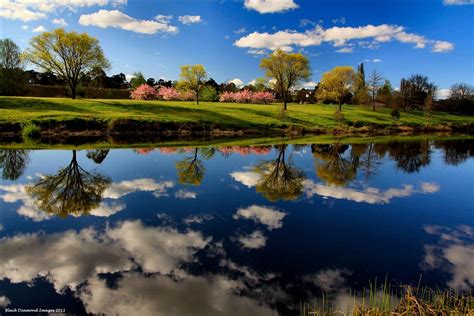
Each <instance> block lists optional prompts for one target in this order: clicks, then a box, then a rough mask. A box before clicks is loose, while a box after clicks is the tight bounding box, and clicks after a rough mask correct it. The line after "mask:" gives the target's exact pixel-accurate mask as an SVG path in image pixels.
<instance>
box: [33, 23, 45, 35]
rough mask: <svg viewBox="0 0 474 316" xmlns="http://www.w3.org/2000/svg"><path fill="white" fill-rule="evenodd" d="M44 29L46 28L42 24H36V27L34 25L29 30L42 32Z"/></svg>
mask: <svg viewBox="0 0 474 316" xmlns="http://www.w3.org/2000/svg"><path fill="white" fill-rule="evenodd" d="M46 31H47V30H46V28H45V27H44V26H43V25H40V26H37V27H35V28H34V29H32V30H31V32H33V33H42V32H46Z"/></svg>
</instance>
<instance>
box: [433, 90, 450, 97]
mask: <svg viewBox="0 0 474 316" xmlns="http://www.w3.org/2000/svg"><path fill="white" fill-rule="evenodd" d="M450 93H451V90H450V89H437V90H436V99H438V100H444V99H447V98H448V97H449V94H450Z"/></svg>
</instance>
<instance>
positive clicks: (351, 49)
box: [336, 47, 354, 53]
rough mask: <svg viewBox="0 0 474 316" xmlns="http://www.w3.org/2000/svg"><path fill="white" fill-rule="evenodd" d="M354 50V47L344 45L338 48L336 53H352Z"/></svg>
mask: <svg viewBox="0 0 474 316" xmlns="http://www.w3.org/2000/svg"><path fill="white" fill-rule="evenodd" d="M352 52H354V47H343V48H339V49H338V50H336V53H352Z"/></svg>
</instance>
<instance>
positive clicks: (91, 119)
mask: <svg viewBox="0 0 474 316" xmlns="http://www.w3.org/2000/svg"><path fill="white" fill-rule="evenodd" d="M334 111H335V106H332V105H321V104H317V105H299V104H291V105H289V107H288V111H287V112H286V113H285V115H283V116H282V115H281V112H280V105H278V104H273V105H258V104H239V103H210V102H202V104H200V105H199V106H196V105H195V104H193V102H160V101H131V100H86V99H82V100H71V99H58V98H18V97H16V98H14V97H0V133H3V134H5V133H10V134H21V125H22V124H23V125H24V124H25V123H28V122H32V123H34V124H36V125H37V126H38V127H40V128H41V132H42V134H45V135H83V136H87V135H114V134H120V135H125V134H133V135H146V134H153V135H175V136H176V135H177V136H182V135H221V136H225V135H285V134H287V135H295V134H298V135H302V134H305V133H313V134H321V133H336V134H339V135H351V134H354V133H356V134H357V133H365V134H367V133H378V134H389V133H400V132H414V131H415V132H416V131H420V130H424V131H427V132H428V131H452V130H455V131H456V130H472V128H473V126H474V117H472V116H470V117H469V116H458V115H451V114H448V113H434V114H433V116H432V118H431V119H430V120H429V121H427V120H426V118H425V117H424V116H423V113H422V112H420V111H410V112H403V113H402V116H401V118H400V120H399V121H398V122H394V121H393V119H392V117H391V115H390V112H391V110H390V109H388V108H381V109H378V110H377V111H375V112H374V111H372V110H371V109H370V108H368V107H363V106H349V105H347V106H344V110H343V113H344V117H345V119H344V121H343V122H336V121H335V120H334Z"/></svg>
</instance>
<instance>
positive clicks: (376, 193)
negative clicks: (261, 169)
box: [304, 180, 440, 204]
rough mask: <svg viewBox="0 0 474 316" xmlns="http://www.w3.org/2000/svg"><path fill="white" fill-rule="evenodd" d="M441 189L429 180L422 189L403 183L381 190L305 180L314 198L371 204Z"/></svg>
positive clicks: (308, 194) (307, 193)
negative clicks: (399, 185)
mask: <svg viewBox="0 0 474 316" xmlns="http://www.w3.org/2000/svg"><path fill="white" fill-rule="evenodd" d="M439 190H440V187H439V185H437V184H435V183H428V182H421V184H420V189H415V188H414V186H413V185H403V187H402V188H401V189H397V188H389V189H387V190H380V189H377V188H372V187H368V188H365V189H364V190H358V189H354V188H348V187H335V186H327V185H324V184H320V183H315V182H314V181H313V180H305V182H304V192H305V194H306V197H308V198H312V197H313V196H314V195H320V196H323V197H331V198H334V199H343V200H349V201H355V202H365V203H369V204H387V203H390V200H391V199H393V198H397V197H408V196H411V195H413V194H415V193H424V194H429V193H435V192H438V191H439Z"/></svg>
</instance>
